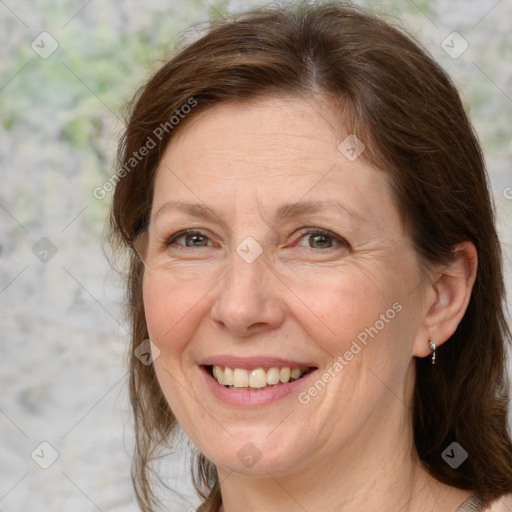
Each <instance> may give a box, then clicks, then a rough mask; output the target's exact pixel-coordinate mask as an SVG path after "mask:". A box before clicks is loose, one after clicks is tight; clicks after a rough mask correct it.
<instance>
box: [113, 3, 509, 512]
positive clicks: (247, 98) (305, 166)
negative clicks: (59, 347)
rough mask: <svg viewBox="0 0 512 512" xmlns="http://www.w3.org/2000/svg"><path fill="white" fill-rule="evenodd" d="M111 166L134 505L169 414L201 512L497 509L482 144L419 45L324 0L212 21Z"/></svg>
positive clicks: (147, 503)
mask: <svg viewBox="0 0 512 512" xmlns="http://www.w3.org/2000/svg"><path fill="white" fill-rule="evenodd" d="M119 166H120V172H119V176H120V179H119V182H118V184H117V187H116V191H115V196H114V202H113V207H112V215H111V225H112V229H113V237H114V240H115V242H116V243H119V244H121V245H122V246H126V247H128V248H131V249H133V251H132V252H131V264H130V272H129V276H128V290H129V299H130V300H129V307H130V314H131V318H132V327H133V339H132V343H133V357H132V358H131V365H130V371H131V381H130V389H131V401H132V406H133V411H134V417H135V427H136V440H137V444H136V453H135V459H134V474H133V480H134V484H135V488H136V491H137V496H138V499H139V504H140V506H141V509H142V510H144V511H150V510H154V506H155V504H156V502H157V500H156V498H155V496H154V495H153V493H152V489H151V485H150V481H149V475H150V473H151V461H152V460H154V459H156V458H157V457H158V455H159V454H160V453H161V450H162V449H163V447H165V446H169V445H171V444H172V434H173V433H176V432H177V430H178V425H179V426H180V427H181V428H182V429H183V430H184V431H185V433H186V434H187V435H188V437H189V438H190V439H191V440H192V441H193V443H194V444H195V446H196V447H197V448H198V451H199V453H200V455H199V456H198V459H197V467H196V473H195V483H196V488H197V490H198V491H199V492H200V494H201V495H202V497H203V498H204V502H203V505H202V506H201V508H200V510H204V511H212V512H213V511H215V512H217V511H222V512H232V511H235V510H240V509H243V510H246V511H252V510H272V511H274V510H289V511H295V510H297V511H298V510H301V511H302V510H307V511H311V512H312V511H319V510H322V511H324V510H336V511H365V512H372V511H377V510H378V511H380V512H387V511H393V512H395V511H398V510H400V511H411V512H412V511H414V512H425V511H433V510H435V511H439V512H454V511H456V510H458V511H463V510H502V509H503V510H509V509H510V502H508V503H509V504H507V502H506V500H507V495H508V494H509V493H511V492H512V443H511V440H510V434H509V431H508V429H507V417H506V416H507V410H506V407H507V399H508V389H507V379H506V370H505V365H504V358H505V343H506V340H507V337H510V331H509V329H508V327H507V324H506V320H505V316H504V310H503V307H504V306H503V300H504V299H503V297H504V289H503V280H502V274H501V259H500V247H499V242H498V239H497V235H496V231H495V228H494V217H493V209H492V204H491V199H490V194H489V190H488V185H487V178H486V173H485V168H484V162H483V158H482V154H481V151H480V148H479V145H478V142H477V139H476V137H475V135H474V133H473V131H472V128H471V125H470V123H469V121H468V118H467V116H466V114H465V112H464V109H463V107H462V105H461V102H460V99H459V97H458V94H457V92H456V90H455V88H454V86H453V85H452V83H451V82H450V80H449V79H448V77H447V76H446V74H445V73H444V72H443V71H442V70H441V69H440V67H439V66H438V65H436V64H435V63H434V62H433V61H432V59H431V58H430V57H429V56H428V55H427V54H426V52H425V51H424V50H422V49H420V48H419V47H418V45H417V43H415V42H413V41H412V40H411V38H410V37H408V36H407V35H405V34H404V33H403V32H402V31H401V30H399V29H397V28H395V27H393V26H391V25H390V24H388V23H386V22H384V21H382V20H381V19H379V18H377V17H374V16H373V15H370V14H368V13H366V12H363V11H360V10H358V9H356V8H353V7H347V6H343V5H340V4H336V3H332V4H322V5H316V4H314V5H307V4H301V5H300V6H297V7H289V8H280V9H275V10H265V11H261V12H254V13H249V14H247V15H245V16H239V17H237V18H234V19H231V20H225V21H223V22H222V23H218V24H217V25H216V26H215V27H213V28H212V29H211V30H210V32H209V33H208V34H206V35H204V36H203V37H201V38H200V39H199V40H197V41H196V42H194V43H192V44H190V45H189V46H188V47H186V48H184V49H182V50H181V51H180V52H179V53H178V54H177V55H176V56H175V57H173V58H172V59H171V60H169V61H168V62H167V63H166V64H165V65H164V66H163V67H162V68H161V69H159V70H158V71H157V72H156V74H155V75H154V76H153V77H152V78H151V79H150V80H149V81H148V83H147V84H146V85H145V86H144V87H143V88H142V89H141V91H140V92H139V94H138V95H137V97H136V99H135V100H134V102H133V104H132V108H131V112H130V115H129V117H128V122H127V127H126V132H125V134H124V137H123V140H122V143H121V145H120V149H119ZM149 339H150V340H151V343H149V342H148V340H149ZM149 348H150V349H151V354H152V359H150V357H149V351H148V349H149ZM141 356H145V357H141ZM151 362H152V363H153V364H150V363H151ZM504 507H508V508H504Z"/></svg>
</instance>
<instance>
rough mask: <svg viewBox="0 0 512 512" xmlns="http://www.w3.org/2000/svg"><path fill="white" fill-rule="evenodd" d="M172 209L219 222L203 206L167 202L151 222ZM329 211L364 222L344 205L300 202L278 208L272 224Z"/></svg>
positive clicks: (218, 216) (329, 201) (328, 202)
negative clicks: (335, 211)
mask: <svg viewBox="0 0 512 512" xmlns="http://www.w3.org/2000/svg"><path fill="white" fill-rule="evenodd" d="M172 209H175V210H179V211H181V212H183V213H185V214H187V215H190V216H191V217H197V218H200V219H205V220H221V216H220V215H219V214H217V213H216V212H215V211H214V210H212V209H211V208H210V207H208V206H206V205H205V204H201V203H186V202H181V201H168V202H167V203H164V204H163V205H162V206H161V207H160V208H159V209H158V210H157V211H156V212H155V213H154V214H153V216H152V221H156V219H157V218H158V217H160V216H161V215H163V214H164V213H165V212H166V211H168V210H172ZM329 210H337V211H339V212H341V213H343V214H346V215H348V216H350V217H352V218H354V219H358V220H364V217H363V216H362V215H361V214H359V213H358V212H356V211H354V210H352V209H351V208H348V207H347V206H345V205H342V204H341V203H338V202H337V201H333V200H328V201H301V202H297V203H288V204H284V205H282V206H280V207H279V208H278V209H277V211H276V213H275V215H274V216H273V218H272V224H277V223H278V222H280V221H282V220H284V219H289V218H293V217H301V216H304V215H311V214H313V213H319V212H320V213H321V212H323V211H329ZM221 222H222V221H221Z"/></svg>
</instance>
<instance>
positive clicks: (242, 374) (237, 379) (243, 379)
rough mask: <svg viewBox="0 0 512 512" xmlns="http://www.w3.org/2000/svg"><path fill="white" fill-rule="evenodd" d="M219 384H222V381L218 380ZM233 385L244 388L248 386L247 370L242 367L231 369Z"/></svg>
mask: <svg viewBox="0 0 512 512" xmlns="http://www.w3.org/2000/svg"><path fill="white" fill-rule="evenodd" d="M219 370H220V368H219ZM219 384H224V381H222V382H220V381H219ZM233 386H235V388H246V387H247V386H249V374H248V373H247V370H244V369H243V368H235V369H234V370H233Z"/></svg>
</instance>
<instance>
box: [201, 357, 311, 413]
mask: <svg viewBox="0 0 512 512" xmlns="http://www.w3.org/2000/svg"><path fill="white" fill-rule="evenodd" d="M201 370H202V373H203V375H204V377H205V379H206V384H207V386H208V388H209V389H210V391H211V392H212V394H213V395H214V396H215V397H216V398H218V399H219V400H220V401H221V402H224V403H225V404H228V405H234V406H238V407H254V406H259V405H267V404H270V403H273V402H275V401H276V400H279V399H281V398H284V397H286V396H288V395H290V394H292V393H294V392H298V391H299V390H300V388H302V387H305V386H307V385H308V381H309V380H310V378H311V376H312V375H314V374H315V373H316V370H313V371H311V372H309V373H308V374H306V375H304V377H301V378H300V379H297V380H294V381H293V382H289V383H287V384H278V385H276V386H270V387H268V388H265V389H262V390H260V391H258V390H254V391H253V390H247V389H236V388H226V387H225V386H223V385H221V384H219V383H218V382H217V381H216V380H215V379H214V378H213V377H212V376H211V375H210V373H209V372H208V370H207V369H206V368H204V367H201Z"/></svg>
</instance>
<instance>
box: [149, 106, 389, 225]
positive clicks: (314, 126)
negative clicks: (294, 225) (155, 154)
mask: <svg viewBox="0 0 512 512" xmlns="http://www.w3.org/2000/svg"><path fill="white" fill-rule="evenodd" d="M338 117H339V114H338ZM348 135H350V134H348V131H347V129H346V128H345V127H344V126H343V122H342V120H341V122H340V119H337V113H336V111H335V110H334V108H333V104H332V103H327V102H317V101H313V100H312V99H311V100H310V99H308V100H305V99H301V98H289V97H285V98H274V97H269V98H264V99H259V100H257V101H252V102H244V103H241V102H236V103H235V102H230V103H221V104H219V105H216V106H215V107H213V108H211V109H209V110H206V111H203V112H201V113H199V114H196V115H195V117H194V118H192V119H190V121H189V122H188V121H187V122H186V123H185V124H184V125H183V126H182V127H180V129H179V130H178V131H177V132H176V133H175V135H174V136H173V138H172V139H171V140H170V142H169V144H168V146H167V148H166V149H165V152H164V154H163V156H162V159H161V162H160V165H159V168H158V170H157V176H156V183H155V192H154V202H153V213H154V212H155V210H156V209H159V208H161V207H162V205H163V204H165V203H166V202H169V201H189V202H193V203H198V202H200V203H201V202H203V203H205V205H206V206H208V207H214V206H219V205H220V206H222V205H223V204H231V202H232V200H234V199H233V198H234V196H236V204H235V205H234V206H235V207H237V208H238V207H239V206H240V205H241V206H243V205H244V204H245V203H249V202H251V201H254V197H257V199H256V200H257V201H258V203H260V202H261V203H262V204H258V206H262V207H263V209H264V210H268V211H269V213H270V210H271V209H272V208H274V207H275V209H276V210H277V209H278V208H280V207H282V205H283V204H285V203H288V204H289V203H293V202H298V201H299V200H301V199H302V200H307V201H314V202H318V201H339V202H341V203H342V204H344V206H346V207H347V209H352V210H353V211H354V212H356V213H357V210H359V211H360V212H364V213H365V216H366V213H367V212H368V211H369V210H372V209H373V210H379V208H378V207H377V206H378V205H376V204H375V203H376V196H378V203H379V205H380V207H381V210H382V209H384V210H385V209H386V208H394V205H393V203H392V200H391V194H390V190H389V186H388V184H387V174H386V173H384V172H382V171H380V170H377V169H376V168H374V167H373V166H372V165H370V164H369V163H368V162H366V161H365V160H364V159H363V158H362V157H359V158H356V159H349V158H347V154H346V153H344V152H343V151H340V143H342V142H343V141H344V140H346V138H347V136H348ZM374 213H375V215H376V216H377V217H379V216H380V217H381V216H382V214H383V211H375V212H374Z"/></svg>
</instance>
